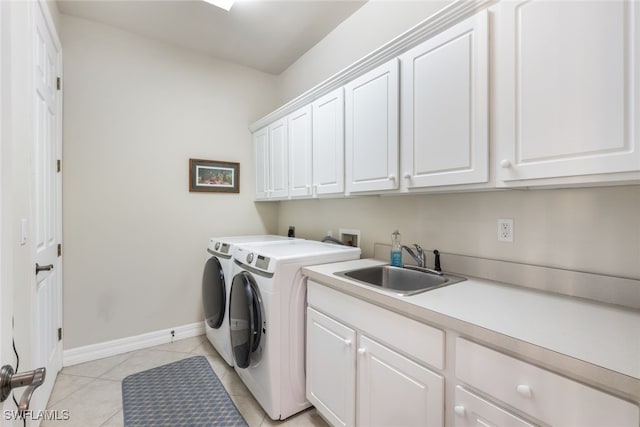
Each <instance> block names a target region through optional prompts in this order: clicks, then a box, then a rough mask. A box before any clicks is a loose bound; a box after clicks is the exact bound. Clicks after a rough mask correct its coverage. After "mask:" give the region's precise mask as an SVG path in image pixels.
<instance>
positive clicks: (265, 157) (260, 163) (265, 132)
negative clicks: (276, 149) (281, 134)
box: [253, 127, 269, 200]
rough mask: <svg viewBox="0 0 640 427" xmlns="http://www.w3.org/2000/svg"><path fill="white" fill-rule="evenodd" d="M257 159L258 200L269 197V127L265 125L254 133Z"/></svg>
mask: <svg viewBox="0 0 640 427" xmlns="http://www.w3.org/2000/svg"><path fill="white" fill-rule="evenodd" d="M253 146H254V149H255V153H256V156H255V159H256V200H264V199H267V198H268V197H269V128H268V127H265V128H262V129H260V130H259V131H256V132H255V133H254V134H253Z"/></svg>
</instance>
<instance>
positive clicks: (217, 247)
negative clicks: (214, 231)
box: [215, 242, 220, 251]
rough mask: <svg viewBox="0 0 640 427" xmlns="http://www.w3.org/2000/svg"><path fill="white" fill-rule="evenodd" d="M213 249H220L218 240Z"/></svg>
mask: <svg viewBox="0 0 640 427" xmlns="http://www.w3.org/2000/svg"><path fill="white" fill-rule="evenodd" d="M215 249H216V251H217V250H218V249H220V242H216V246H215Z"/></svg>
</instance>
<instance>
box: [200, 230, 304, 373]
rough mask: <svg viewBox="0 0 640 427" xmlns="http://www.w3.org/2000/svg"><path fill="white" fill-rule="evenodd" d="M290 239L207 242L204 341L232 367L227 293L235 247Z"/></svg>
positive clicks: (241, 238)
mask: <svg viewBox="0 0 640 427" xmlns="http://www.w3.org/2000/svg"><path fill="white" fill-rule="evenodd" d="M289 240H292V239H291V238H289V237H284V236H275V235H257V236H232V237H212V238H210V239H209V244H208V247H207V253H208V254H209V255H210V257H209V258H208V259H207V261H206V263H205V266H204V272H203V275H202V304H203V308H204V316H205V322H204V324H205V331H206V334H207V338H208V339H209V341H210V342H211V344H212V345H213V347H214V348H215V349H216V351H217V352H218V353H219V354H220V356H222V358H223V359H224V360H225V361H226V362H227V363H228V364H229V366H233V356H232V354H231V341H230V337H229V315H228V313H229V293H230V291H231V280H232V278H233V276H232V275H231V265H232V262H233V259H232V256H233V251H234V250H235V246H236V245H238V244H240V243H249V242H253V243H277V242H286V241H289Z"/></svg>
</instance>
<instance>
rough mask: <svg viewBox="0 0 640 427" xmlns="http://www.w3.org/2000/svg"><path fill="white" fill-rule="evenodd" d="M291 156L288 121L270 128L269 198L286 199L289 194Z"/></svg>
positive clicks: (281, 121) (284, 120) (277, 123)
mask: <svg viewBox="0 0 640 427" xmlns="http://www.w3.org/2000/svg"><path fill="white" fill-rule="evenodd" d="M288 165H289V154H288V150H287V120H286V118H285V119H281V120H279V121H277V122H275V123H274V124H272V125H271V126H269V185H270V188H269V191H270V192H269V197H270V198H284V197H287V195H288V194H289V184H288V173H287V171H288Z"/></svg>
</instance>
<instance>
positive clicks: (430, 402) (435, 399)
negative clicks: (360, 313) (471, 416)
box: [356, 336, 444, 427]
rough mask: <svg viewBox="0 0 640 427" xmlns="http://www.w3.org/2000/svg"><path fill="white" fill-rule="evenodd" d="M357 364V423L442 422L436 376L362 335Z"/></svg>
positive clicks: (441, 389)
mask: <svg viewBox="0 0 640 427" xmlns="http://www.w3.org/2000/svg"><path fill="white" fill-rule="evenodd" d="M357 365H358V406H357V415H356V419H357V420H358V425H362V426H391V425H393V426H398V427H400V426H441V425H443V421H444V418H443V411H444V379H443V378H442V377H441V376H440V375H437V374H435V373H433V372H431V371H430V370H428V369H426V368H424V367H422V366H420V365H418V364H417V363H415V362H413V361H411V360H409V359H407V358H406V357H404V356H402V355H400V354H398V353H396V352H394V351H392V350H390V349H389V348H387V347H384V346H382V345H380V344H378V343H377V342H375V341H373V340H371V339H369V338H367V337H365V336H361V337H360V338H359V341H358V363H357Z"/></svg>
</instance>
